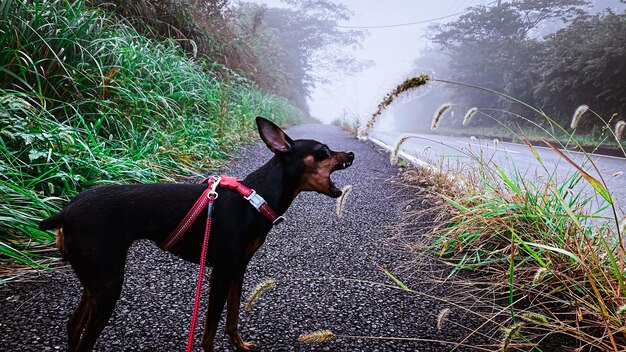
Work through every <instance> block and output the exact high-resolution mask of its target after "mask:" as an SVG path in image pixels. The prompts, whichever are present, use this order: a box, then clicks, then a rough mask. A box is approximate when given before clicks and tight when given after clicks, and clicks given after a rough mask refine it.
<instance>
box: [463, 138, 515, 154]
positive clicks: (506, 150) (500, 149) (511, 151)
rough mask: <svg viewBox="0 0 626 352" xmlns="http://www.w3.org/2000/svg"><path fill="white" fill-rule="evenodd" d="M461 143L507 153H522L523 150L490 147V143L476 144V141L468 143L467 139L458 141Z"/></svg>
mask: <svg viewBox="0 0 626 352" xmlns="http://www.w3.org/2000/svg"><path fill="white" fill-rule="evenodd" d="M456 142H457V143H459V144H463V145H470V146H472V145H473V146H476V147H480V148H487V149H494V150H499V151H502V152H507V153H513V154H521V153H522V152H516V151H514V150H508V149H502V148H497V147H490V146H489V145H482V144H474V143H468V142H465V141H456Z"/></svg>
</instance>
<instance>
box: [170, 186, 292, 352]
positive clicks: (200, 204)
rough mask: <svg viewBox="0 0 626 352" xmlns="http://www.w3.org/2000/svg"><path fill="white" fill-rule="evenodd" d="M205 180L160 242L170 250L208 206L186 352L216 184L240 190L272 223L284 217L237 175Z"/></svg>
mask: <svg viewBox="0 0 626 352" xmlns="http://www.w3.org/2000/svg"><path fill="white" fill-rule="evenodd" d="M204 182H207V183H208V188H207V190H206V191H204V192H203V193H202V195H201V196H200V198H198V200H197V201H196V203H195V204H194V205H193V206H192V207H191V209H190V210H189V212H188V213H187V215H185V218H184V219H183V221H181V222H180V224H178V226H177V227H176V228H175V229H174V231H172V233H171V234H170V235H169V236H167V238H166V239H165V241H163V242H162V243H161V244H160V245H159V246H160V247H161V248H162V249H164V250H169V249H171V248H172V247H174V246H175V245H176V243H177V242H178V240H180V238H181V237H182V236H183V235H184V234H185V232H187V230H188V229H189V227H191V225H192V224H193V223H194V221H195V220H196V219H197V218H198V216H199V215H200V212H201V211H202V209H204V207H205V206H207V204H208V207H207V219H206V227H205V230H204V242H202V252H201V254H200V273H199V274H198V285H197V286H196V297H195V299H194V303H193V313H192V315H191V326H190V327H189V337H188V338H187V349H186V352H191V350H192V348H193V335H194V333H195V331H196V323H197V322H198V311H199V310H200V294H201V293H202V281H203V280H204V267H205V266H206V265H205V263H206V254H207V250H208V248H209V236H210V234H211V222H212V215H213V202H214V201H215V200H216V199H217V192H216V189H217V187H218V186H219V185H220V184H221V185H222V187H225V188H230V189H232V190H235V191H237V192H238V193H239V194H241V195H242V196H243V197H244V198H245V199H246V200H247V201H248V202H250V204H251V205H252V206H253V207H255V208H256V210H258V211H259V212H260V213H261V214H263V215H264V216H265V217H266V218H267V219H268V220H269V221H270V222H271V223H272V225H277V224H279V223H281V222H282V221H283V220H285V218H283V217H282V216H279V215H278V214H276V212H274V210H272V208H270V206H269V205H268V204H267V202H266V201H265V199H263V197H261V196H260V195H258V194H257V193H256V191H255V190H253V189H251V188H248V187H246V186H244V185H242V184H241V183H239V181H238V180H237V178H236V177H229V176H225V175H221V176H213V177H209V178H207V179H205V180H203V181H202V182H200V183H204Z"/></svg>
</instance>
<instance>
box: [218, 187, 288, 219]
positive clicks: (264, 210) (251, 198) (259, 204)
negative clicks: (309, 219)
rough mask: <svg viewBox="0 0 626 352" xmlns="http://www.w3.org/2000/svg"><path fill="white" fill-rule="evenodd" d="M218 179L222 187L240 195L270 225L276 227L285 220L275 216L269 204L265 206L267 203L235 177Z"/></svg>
mask: <svg viewBox="0 0 626 352" xmlns="http://www.w3.org/2000/svg"><path fill="white" fill-rule="evenodd" d="M220 178H221V179H222V181H221V183H220V185H221V186H222V187H226V188H230V189H232V190H235V191H237V192H238V193H239V194H241V195H242V196H243V197H244V198H245V199H246V200H247V201H248V202H250V204H252V206H253V207H255V208H256V210H258V211H259V212H260V213H261V214H263V215H264V216H265V217H266V218H267V220H269V221H270V222H271V223H272V225H278V224H280V223H281V222H283V221H284V220H285V218H284V217H282V216H279V215H278V214H276V212H274V210H272V208H270V206H269V204H267V201H266V200H265V199H264V198H263V197H261V196H260V195H259V194H258V193H256V191H255V190H253V189H252V188H249V187H246V186H245V185H243V184H242V183H240V182H239V180H238V179H237V177H231V176H226V175H221V176H220Z"/></svg>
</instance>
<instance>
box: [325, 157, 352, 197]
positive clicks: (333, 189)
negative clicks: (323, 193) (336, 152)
mask: <svg viewBox="0 0 626 352" xmlns="http://www.w3.org/2000/svg"><path fill="white" fill-rule="evenodd" d="M351 165H352V161H346V162H343V163H337V165H335V167H334V168H333V171H331V174H332V173H333V172H335V171H337V170H343V169H347V168H348V167H350V166H351ZM328 183H329V184H330V186H329V187H328V195H329V196H330V197H332V198H339V197H341V194H342V192H341V190H340V189H339V188H338V187H337V186H336V185H335V183H334V182H333V180H332V179H331V178H330V176H328Z"/></svg>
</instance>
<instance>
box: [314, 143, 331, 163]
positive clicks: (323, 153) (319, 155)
mask: <svg viewBox="0 0 626 352" xmlns="http://www.w3.org/2000/svg"><path fill="white" fill-rule="evenodd" d="M330 153H331V152H330V148H328V146H327V145H324V146H322V148H320V149H318V150H317V152H316V153H315V159H317V160H324V159H326V158H328V157H330Z"/></svg>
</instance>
